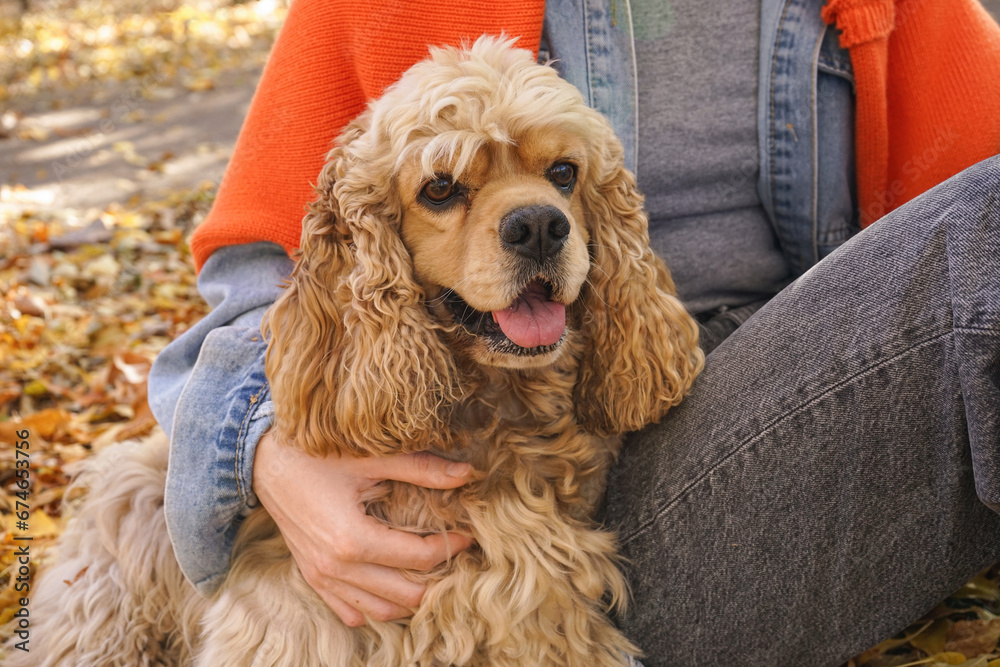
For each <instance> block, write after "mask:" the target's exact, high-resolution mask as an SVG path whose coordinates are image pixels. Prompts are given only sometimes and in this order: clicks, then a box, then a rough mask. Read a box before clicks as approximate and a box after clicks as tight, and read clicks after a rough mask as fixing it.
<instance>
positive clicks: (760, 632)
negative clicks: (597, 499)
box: [605, 157, 1000, 667]
mask: <svg viewBox="0 0 1000 667" xmlns="http://www.w3.org/2000/svg"><path fill="white" fill-rule="evenodd" d="M991 508H992V509H991ZM998 509H1000V157H997V158H992V159H990V160H987V161H985V162H983V163H980V164H978V165H976V166H974V167H972V168H970V169H969V170H967V171H965V172H963V173H962V174H959V175H958V176H956V177H954V178H952V179H951V180H949V181H947V182H946V183H944V184H942V185H940V186H938V187H937V188H935V189H933V190H931V191H930V192H928V193H926V194H924V195H923V196H921V197H919V198H917V199H916V200H914V201H913V202H911V203H910V204H908V205H907V206H905V207H902V208H900V209H899V210H897V211H895V212H894V213H892V214H890V215H889V216H887V217H886V218H883V219H882V220H881V221H880V222H878V223H877V224H875V225H874V226H872V227H870V228H869V229H867V230H866V231H864V232H862V233H861V234H859V235H857V236H856V237H854V238H853V239H852V240H851V241H849V242H848V243H847V244H845V245H844V246H843V247H841V248H840V249H839V250H837V251H835V252H834V253H833V254H831V255H830V256H829V257H827V258H826V259H825V260H823V261H822V262H820V263H819V264H817V265H816V266H814V267H813V268H812V269H811V270H810V271H809V272H808V273H806V274H805V275H804V276H802V277H801V278H800V279H799V280H798V281H796V282H794V283H793V284H792V285H790V286H789V287H788V288H786V289H785V290H784V291H783V292H781V293H780V294H779V295H778V296H776V297H775V298H774V299H773V300H772V301H771V302H770V303H768V304H767V305H766V306H764V307H763V308H761V309H760V310H759V311H758V312H757V313H756V314H754V315H753V316H752V317H751V318H750V319H749V320H747V321H746V323H745V324H743V325H742V326H741V327H740V328H739V329H737V330H736V332H735V333H733V334H732V335H731V336H730V337H729V338H728V339H726V340H725V341H724V342H723V343H722V344H721V345H720V346H719V347H718V348H716V350H715V351H714V352H713V353H712V354H710V355H709V356H708V359H707V362H706V367H705V371H704V373H703V374H702V375H701V376H700V377H699V378H698V379H697V380H696V381H695V384H694V387H693V389H692V391H691V394H690V395H689V397H688V398H686V399H685V401H684V402H683V403H682V404H681V405H680V406H679V407H677V408H675V409H674V410H672V411H671V412H670V413H668V415H667V416H666V418H665V419H664V420H663V421H662V422H661V423H660V424H658V425H655V426H652V427H649V428H647V429H646V430H644V431H642V432H640V433H638V434H636V435H634V436H633V437H631V438H630V440H629V442H628V443H627V445H626V447H625V449H624V451H623V453H622V456H621V458H620V460H619V461H618V463H617V464H616V466H615V468H614V470H613V473H612V475H611V478H610V481H609V485H608V497H607V507H606V512H605V518H606V521H607V522H608V524H609V525H610V526H611V527H612V528H614V529H616V530H617V531H618V533H619V535H620V540H621V545H622V549H623V552H624V555H625V557H626V558H627V559H628V566H627V570H628V574H629V578H630V581H631V587H632V592H633V596H634V601H633V604H632V605H631V606H630V608H629V611H628V614H627V615H626V616H625V617H624V618H622V619H620V620H621V623H622V626H623V628H624V629H625V631H626V632H627V634H629V636H630V637H632V638H633V640H635V641H636V642H637V643H638V644H639V645H640V647H642V648H643V650H644V651H645V652H646V656H647V657H646V658H644V662H645V663H646V664H647V665H649V666H650V667H654V666H655V665H673V666H677V665H681V666H683V665H696V666H698V667H711V666H713V665H727V666H728V665H737V664H738V665H747V666H753V665H809V666H810V667H822V666H823V665H831V666H833V665H839V664H842V663H843V662H844V661H845V660H847V658H849V657H850V656H851V655H854V654H856V653H859V652H860V651H862V650H864V649H865V648H867V647H868V646H871V645H873V644H875V643H876V642H878V641H880V640H881V639H884V638H885V637H887V636H890V635H892V634H893V633H894V632H896V631H897V630H899V629H901V628H902V627H904V626H905V625H906V624H907V623H909V622H911V621H913V620H914V619H915V618H916V617H917V616H919V615H920V614H921V613H922V612H924V611H926V610H928V609H929V608H930V607H932V606H933V605H934V604H935V603H936V602H938V601H940V600H941V599H942V598H943V597H944V596H946V595H947V594H948V593H950V592H952V591H954V590H955V589H957V588H958V587H959V586H960V585H961V584H962V583H964V582H965V581H967V580H968V578H969V577H970V576H971V575H972V574H974V573H975V572H976V571H977V570H978V569H979V568H981V567H983V566H985V565H987V564H989V563H992V562H995V561H996V560H997V559H998V558H1000V515H998V514H997V513H996V511H995V510H998Z"/></svg>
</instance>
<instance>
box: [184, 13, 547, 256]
mask: <svg viewBox="0 0 1000 667" xmlns="http://www.w3.org/2000/svg"><path fill="white" fill-rule="evenodd" d="M544 13H545V3H544V0H507V1H505V2H497V1H496V0H461V2H458V1H456V0H407V2H400V1H399V0H365V2H357V1H356V0H295V2H293V3H292V4H291V8H290V9H289V12H288V16H287V18H286V20H285V24H284V26H283V27H282V29H281V33H280V34H279V36H278V39H277V41H276V42H275V45H274V48H273V49H272V51H271V55H270V58H269V59H268V62H267V65H266V67H265V68H264V72H263V74H262V76H261V80H260V84H259V85H258V87H257V92H256V94H255V95H254V98H253V101H252V102H251V104H250V109H249V111H248V113H247V117H246V120H245V121H244V123H243V128H242V129H241V131H240V135H239V139H237V142H236V147H235V149H234V151H233V157H232V159H231V160H230V162H229V166H228V167H227V169H226V174H225V176H224V177H223V180H222V183H221V184H220V186H219V190H218V193H217V195H216V200H215V204H214V205H213V207H212V210H211V211H210V212H209V215H208V217H207V218H206V220H205V221H204V222H203V223H202V224H201V225H200V226H199V227H198V229H197V230H196V231H195V233H194V234H193V236H192V237H191V250H192V254H193V255H194V259H195V265H196V266H197V267H198V268H199V269H200V268H201V266H202V265H203V264H204V263H205V260H207V259H208V257H209V256H210V255H211V254H212V252H213V251H214V250H216V249H217V248H220V247H222V246H226V245H234V244H238V243H252V242H254V241H272V242H274V243H277V244H279V245H281V246H282V247H284V248H285V250H286V251H288V252H289V253H291V251H292V250H294V249H295V248H297V247H298V244H299V236H300V233H301V230H302V217H303V215H304V213H305V207H306V204H308V203H309V202H310V201H312V199H313V198H314V191H313V185H312V184H313V183H314V182H315V179H316V176H317V175H318V174H319V172H320V169H321V168H322V166H323V163H324V161H325V156H326V154H327V152H328V151H329V150H330V148H331V147H332V145H333V140H334V139H335V138H336V137H337V135H339V134H340V131H341V130H342V129H343V128H344V126H345V125H347V123H349V122H350V121H351V120H352V119H353V118H354V117H355V116H357V115H358V114H359V113H360V112H361V111H362V110H363V109H364V107H365V104H366V103H367V101H368V100H370V99H372V98H375V97H378V96H379V94H380V93H381V92H382V90H383V89H384V88H385V87H386V86H388V85H389V84H391V83H392V82H394V81H395V80H396V79H398V78H399V76H400V75H401V74H402V73H403V72H404V71H406V69H408V68H409V67H410V65H412V64H414V63H416V62H417V61H419V60H421V59H422V58H424V57H425V56H426V55H427V49H428V46H434V45H458V44H460V43H461V42H462V41H468V42H471V41H473V40H474V39H475V38H476V37H478V36H480V35H482V34H500V32H504V33H506V34H507V35H511V36H518V37H520V38H521V39H520V41H519V43H518V45H519V46H521V47H523V48H527V49H531V50H533V51H537V49H538V44H539V41H540V39H541V29H542V19H543V17H544Z"/></svg>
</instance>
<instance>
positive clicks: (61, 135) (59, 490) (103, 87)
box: [0, 0, 1000, 667]
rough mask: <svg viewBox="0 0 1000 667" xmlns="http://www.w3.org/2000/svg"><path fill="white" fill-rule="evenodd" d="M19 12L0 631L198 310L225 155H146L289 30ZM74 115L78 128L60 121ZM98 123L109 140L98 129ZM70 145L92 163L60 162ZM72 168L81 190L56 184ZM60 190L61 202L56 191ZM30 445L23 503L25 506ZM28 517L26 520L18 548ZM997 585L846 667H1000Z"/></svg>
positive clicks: (5, 265)
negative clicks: (199, 259)
mask: <svg viewBox="0 0 1000 667" xmlns="http://www.w3.org/2000/svg"><path fill="white" fill-rule="evenodd" d="M989 1H990V2H991V3H994V8H996V6H995V5H996V4H1000V2H998V0H989ZM19 7H20V3H19V2H18V1H15V0H0V154H3V155H10V156H13V157H12V158H11V161H12V164H7V165H4V166H3V167H0V177H3V178H4V179H5V180H4V181H3V185H2V188H3V189H2V190H0V624H2V623H3V622H5V621H8V620H9V619H10V618H11V617H12V615H13V614H14V613H15V612H16V611H17V610H18V598H19V597H20V595H19V594H18V593H17V591H16V590H15V585H16V583H17V577H18V564H17V562H16V560H15V551H16V547H15V545H16V544H17V543H19V541H18V540H16V538H17V537H24V536H31V537H32V538H34V539H33V541H32V542H31V549H32V561H31V572H32V575H33V574H34V572H35V571H36V570H37V568H38V567H39V566H40V565H43V564H44V562H45V558H46V547H47V546H48V545H50V544H51V542H52V541H53V540H54V539H55V538H56V537H57V536H58V535H59V533H60V532H61V530H62V528H63V517H62V513H61V511H60V503H61V501H62V500H63V495H64V493H65V490H66V487H67V483H68V480H69V476H70V475H71V473H72V470H73V465H74V463H76V462H78V461H80V460H82V459H84V458H86V457H88V456H91V455H92V454H93V453H94V452H96V451H98V450H100V449H101V448H102V447H104V446H106V445H107V444H109V443H111V442H114V441H117V440H121V439H124V438H130V437H136V436H141V435H144V434H146V433H148V432H149V431H150V429H152V428H153V425H154V422H153V419H152V416H151V414H150V412H149V408H148V406H147V404H146V382H145V380H146V374H147V372H148V370H149V366H150V364H151V362H152V359H153V358H154V357H155V356H156V354H157V353H158V352H159V350H161V349H162V348H163V346H164V345H166V343H167V342H168V341H169V340H171V339H172V338H174V337H176V336H178V335H179V334H180V333H182V332H183V331H185V330H186V329H187V328H188V327H190V326H191V325H192V324H193V323H194V322H195V321H197V319H198V318H199V317H201V316H202V315H203V314H204V312H205V310H206V307H205V305H204V303H203V302H202V300H201V298H200V297H199V296H198V294H197V292H196V289H195V276H194V272H193V270H192V266H191V259H190V256H189V252H188V248H187V245H186V238H187V236H188V234H189V233H190V231H191V229H192V228H193V227H194V226H195V225H197V223H198V222H199V221H200V220H201V218H202V217H203V216H204V214H205V213H206V211H207V210H208V208H209V207H210V205H211V202H212V199H213V196H214V191H215V187H216V183H217V181H218V178H217V174H210V176H211V177H210V178H209V179H208V180H205V176H206V170H205V167H204V164H205V163H204V162H203V161H199V160H198V158H199V157H201V156H204V155H206V154H208V153H213V152H214V153H219V154H221V155H222V156H223V158H224V157H225V155H226V154H227V151H228V150H229V147H230V145H231V142H228V140H222V139H219V138H218V136H219V133H220V132H221V130H218V129H214V128H212V129H210V130H206V132H207V135H205V136H208V137H209V138H210V139H214V140H215V141H205V140H204V136H202V137H201V138H196V139H194V140H191V141H189V142H188V143H187V144H183V143H182V142H181V143H178V144H176V145H174V148H173V149H170V150H164V149H163V148H162V147H160V146H159V145H157V144H155V143H151V141H150V138H151V137H153V138H155V137H159V136H162V135H163V134H164V130H163V127H164V126H165V125H168V124H169V123H170V122H174V123H175V124H176V123H180V124H181V125H184V124H186V123H187V124H189V123H192V122H193V121H192V120H191V116H183V117H182V119H181V120H180V121H178V120H177V118H176V117H175V116H174V115H173V114H175V113H178V112H177V111H176V109H175V108H174V107H171V106H169V104H168V103H169V102H170V101H171V100H181V101H183V102H185V103H186V104H187V105H188V106H192V105H193V107H194V109H195V110H196V111H197V110H198V109H203V108H207V106H208V105H210V104H214V103H216V102H217V101H218V100H220V99H224V98H225V99H227V100H228V99H229V98H226V97H225V96H227V95H236V96H237V97H236V98H235V99H238V100H245V99H248V98H249V93H250V92H251V91H252V89H253V86H254V84H255V78H256V76H257V74H258V73H259V68H260V66H261V64H262V63H263V62H264V59H265V58H266V54H267V50H268V48H269V45H270V44H271V42H272V40H273V38H274V35H275V33H276V30H277V28H278V26H279V25H280V22H281V19H282V17H283V16H284V4H283V3H280V2H272V1H271V0H261V1H260V2H246V3H239V2H229V1H227V0H204V1H202V2H187V3H182V2H180V0H155V1H153V2H140V1H138V0H87V1H85V2H79V3H77V2H70V1H68V0H33V1H30V2H29V3H28V11H27V13H25V14H23V15H21V13H20V11H19ZM137 84H138V85H137ZM240 95H242V96H243V97H239V96H240ZM185 96H186V97H185ZM122 100H126V101H127V102H128V104H127V105H126V106H124V107H123V106H122V105H121V102H122ZM74 109H76V110H78V109H82V110H84V111H85V112H86V113H82V114H81V113H78V114H77V116H76V117H78V118H83V119H84V120H82V121H79V122H76V121H73V122H70V121H67V120H65V118H67V117H68V116H59V115H58V113H57V112H63V113H65V112H67V110H74ZM223 109H224V111H223V115H224V116H226V117H227V118H228V117H232V115H233V112H230V111H227V110H226V109H229V107H223ZM53 118H54V119H55V120H52V119H53ZM60 119H63V120H60ZM109 119H110V120H112V121H114V128H113V130H114V131H113V132H112V131H110V130H109V131H105V129H104V128H105V127H106V124H105V125H102V122H106V121H108V120H109ZM237 122H238V117H237V118H236V119H234V120H232V123H234V124H235V123H237ZM179 129H186V128H184V127H182V128H179ZM233 133H234V129H233ZM177 136H178V137H182V136H186V135H183V133H178V134H177ZM79 139H86V140H87V141H88V142H89V144H88V145H89V149H88V150H87V151H86V152H83V153H81V152H80V151H79V149H77V148H75V147H74V146H73V145H72V144H67V143H66V142H68V141H70V140H79ZM151 146H152V147H155V149H153V148H150V147H151ZM206 146H207V148H206ZM42 149H44V151H43V153H42V155H43V157H41V158H37V159H35V158H33V157H32V156H33V155H35V153H37V152H38V151H39V150H42ZM33 151H34V152H33ZM59 151H62V152H61V153H60V152H59ZM67 155H70V156H75V158H74V159H75V162H73V163H72V164H70V162H69V161H68V159H67V157H66V156H67ZM33 160H35V161H33ZM115 162H117V167H116V168H118V169H121V170H125V171H117V172H113V173H112V176H111V177H109V178H116V179H118V181H123V180H124V181H128V182H127V183H124V184H122V187H121V192H118V191H114V192H112V194H110V195H109V194H108V189H107V188H104V187H103V186H102V187H101V188H98V189H97V190H99V191H95V192H94V193H90V192H86V193H84V195H81V196H79V197H76V198H74V197H73V194H74V193H79V191H80V188H82V187H84V185H85V182H84V180H81V179H86V178H91V179H92V180H95V179H98V178H99V176H100V174H102V173H104V172H103V171H102V170H105V171H106V170H107V169H108V168H109V166H108V165H111V166H115V164H114V163H115ZM67 165H70V166H72V171H73V173H72V174H69V175H67V174H59V173H55V172H57V171H59V168H60V166H62V167H63V168H65V167H66V166H67ZM4 170H6V173H4ZM64 170H65V169H64ZM165 176H170V177H171V178H170V179H165V178H161V177H165ZM60 179H61V183H62V185H63V186H64V189H63V190H61V191H60V190H58V189H53V187H54V184H55V183H56V181H57V180H60ZM74 179H76V180H74ZM134 182H142V183H143V185H144V187H142V188H138V189H137V188H134V187H131V185H132V184H133V183H134ZM67 183H68V185H67ZM53 192H55V193H56V195H57V196H53V195H52V194H51V193H53ZM46 193H48V194H46ZM77 200H80V201H82V202H84V205H80V204H79V203H78V202H77ZM65 202H73V204H72V205H68V204H66V203H65ZM88 202H89V204H88ZM23 430H28V431H29V432H30V434H31V435H30V445H31V448H30V450H29V452H30V466H29V467H28V477H29V480H30V486H29V488H28V491H27V493H24V494H22V497H21V498H19V496H18V493H19V491H21V490H20V489H19V488H18V479H19V478H18V476H17V475H18V473H17V470H18V468H17V457H18V453H17V449H16V448H15V443H16V442H17V432H18V431H23ZM22 498H23V499H22ZM19 500H21V501H22V502H25V500H26V502H27V504H28V505H29V506H30V510H29V511H28V514H27V515H22V517H23V520H24V521H25V522H26V523H27V526H28V530H27V531H25V530H22V529H20V528H19V527H18V521H19V520H22V518H20V517H18V516H17V512H18V510H19V509H21V508H19V507H18V505H17V503H18V501H19ZM20 543H23V542H20ZM998 579H1000V568H998V567H994V568H992V569H990V570H988V571H986V572H984V573H982V574H980V575H979V576H978V577H976V578H975V579H974V580H973V581H971V582H969V583H968V584H967V585H966V586H965V587H963V588H962V590H961V591H958V592H957V593H956V594H955V595H954V596H952V597H951V598H949V599H948V600H946V601H944V602H943V603H942V604H941V605H940V606H939V607H937V608H936V609H935V610H933V611H932V612H931V613H930V614H928V615H927V616H926V617H925V618H924V619H921V620H920V621H918V622H916V623H915V624H913V625H912V626H911V627H910V628H908V629H906V630H905V631H903V632H902V633H901V634H900V635H899V636H897V637H895V638H892V639H889V640H887V641H885V642H883V643H882V644H880V645H879V646H877V647H875V648H873V649H871V650H869V651H867V652H865V653H864V654H863V655H860V656H857V657H855V658H854V659H852V660H851V661H850V662H849V663H848V665H849V666H850V667H862V666H867V667H902V666H906V665H930V666H932V667H933V666H938V665H965V666H966V667H987V666H988V667H1000V652H998V649H997V642H998V638H1000V589H998ZM816 641H823V638H822V637H817V638H816Z"/></svg>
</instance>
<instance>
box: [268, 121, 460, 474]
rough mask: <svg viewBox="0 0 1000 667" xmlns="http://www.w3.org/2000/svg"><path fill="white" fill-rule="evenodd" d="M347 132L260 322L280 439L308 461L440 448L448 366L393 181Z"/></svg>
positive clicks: (449, 387) (358, 129) (357, 128)
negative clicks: (282, 283)
mask: <svg viewBox="0 0 1000 667" xmlns="http://www.w3.org/2000/svg"><path fill="white" fill-rule="evenodd" d="M363 138H364V127H363V126H361V125H360V122H359V121H355V125H354V126H352V127H351V128H349V129H348V132H346V133H345V135H344V136H343V137H342V138H341V141H342V143H343V144H344V145H343V146H339V147H337V148H336V149H334V151H333V152H332V153H331V154H330V158H329V162H328V164H327V165H326V167H325V168H324V169H323V172H322V173H321V175H320V179H319V183H318V185H317V190H318V193H319V197H318V199H317V200H316V201H315V202H314V203H313V204H312V205H311V206H310V212H309V214H308V215H307V216H306V218H305V220H304V222H303V229H302V243H301V249H302V252H301V256H300V258H299V260H298V263H297V265H296V267H295V270H294V272H293V273H292V276H291V279H290V282H289V286H288V289H287V290H286V292H285V293H284V294H283V295H282V296H281V298H279V299H278V301H277V302H276V303H275V304H274V306H273V307H272V308H271V309H270V311H269V312H268V313H267V315H266V317H265V325H264V327H265V331H266V333H267V335H268V339H269V348H268V358H267V375H268V379H269V380H270V383H271V393H272V397H273V401H274V406H275V418H276V427H277V429H278V434H279V436H280V437H282V438H283V439H284V440H285V441H286V442H289V443H292V444H294V445H295V446H297V447H299V448H301V449H303V450H304V451H307V452H309V453H311V454H314V455H325V454H327V453H329V452H338V451H350V452H353V453H357V454H390V453H396V452H401V451H403V452H407V451H421V450H425V449H428V448H430V447H446V446H447V445H448V444H450V443H448V442H447V441H446V438H447V434H448V433H449V432H450V431H449V429H447V428H446V424H447V420H448V416H449V415H448V411H449V408H450V405H451V403H452V401H453V400H454V397H455V392H456V391H457V389H456V382H457V380H456V378H457V373H456V372H455V368H454V359H453V357H452V355H451V353H450V351H449V350H448V348H447V347H446V346H445V344H444V343H443V342H442V341H441V339H440V337H439V336H438V333H439V332H438V330H439V329H440V325H437V324H435V323H434V322H433V321H432V320H431V318H430V315H429V314H428V312H427V308H426V306H425V305H424V293H423V290H422V289H421V288H420V286H419V285H418V283H417V281H416V279H415V277H414V270H413V261H412V259H411V257H410V254H409V252H408V251H407V250H406V247H405V246H404V245H403V241H402V239H401V238H400V235H399V226H400V219H401V215H400V212H399V210H400V204H399V202H398V197H397V196H395V193H394V191H393V187H394V185H393V182H394V179H392V178H391V175H389V174H388V173H386V170H385V169H380V168H378V166H377V163H376V160H375V159H373V158H371V157H370V156H369V155H368V153H371V152H372V151H370V150H369V151H367V152H364V154H363V156H362V157H358V155H356V154H355V151H356V150H357V151H365V146H360V147H359V146H356V145H355V144H354V143H353V142H354V141H359V140H361V139H363Z"/></svg>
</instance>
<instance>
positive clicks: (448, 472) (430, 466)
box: [363, 452, 475, 489]
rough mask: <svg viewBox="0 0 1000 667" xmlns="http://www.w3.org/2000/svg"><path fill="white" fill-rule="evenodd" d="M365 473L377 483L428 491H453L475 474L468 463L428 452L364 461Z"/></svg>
mask: <svg viewBox="0 0 1000 667" xmlns="http://www.w3.org/2000/svg"><path fill="white" fill-rule="evenodd" d="M363 461H364V465H363V474H365V475H367V476H368V478H369V479H371V480H374V481H381V480H383V479H392V480H396V481H397V482H408V483H410V484H416V485H417V486H423V487H426V488H428V489H454V488H456V487H459V486H462V485H463V484H465V483H466V482H468V481H469V480H471V479H472V478H473V475H474V474H475V473H474V471H473V469H472V466H470V465H469V464H468V463H462V462H458V461H449V460H447V459H443V458H441V457H440V456H434V455H433V454H430V453H428V452H418V453H416V454H396V455H394V456H386V457H379V458H374V457H372V458H367V459H363Z"/></svg>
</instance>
